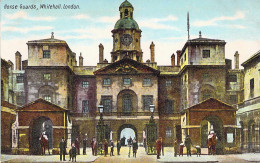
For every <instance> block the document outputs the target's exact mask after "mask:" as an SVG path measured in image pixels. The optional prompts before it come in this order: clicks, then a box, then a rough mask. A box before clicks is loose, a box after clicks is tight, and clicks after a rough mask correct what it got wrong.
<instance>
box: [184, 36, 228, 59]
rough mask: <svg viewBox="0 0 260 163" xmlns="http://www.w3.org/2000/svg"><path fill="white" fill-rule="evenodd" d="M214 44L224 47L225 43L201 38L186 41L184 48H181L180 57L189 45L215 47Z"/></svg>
mask: <svg viewBox="0 0 260 163" xmlns="http://www.w3.org/2000/svg"><path fill="white" fill-rule="evenodd" d="M215 44H220V45H225V44H226V42H225V40H218V39H210V38H202V37H199V38H195V39H191V40H188V41H187V42H186V43H185V45H184V47H183V48H182V51H181V56H182V54H183V53H184V51H185V49H186V47H187V46H189V45H215Z"/></svg>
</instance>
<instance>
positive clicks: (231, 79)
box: [228, 75, 237, 82]
mask: <svg viewBox="0 0 260 163" xmlns="http://www.w3.org/2000/svg"><path fill="white" fill-rule="evenodd" d="M228 81H229V82H237V75H229V76H228Z"/></svg>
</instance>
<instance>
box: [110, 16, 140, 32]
mask: <svg viewBox="0 0 260 163" xmlns="http://www.w3.org/2000/svg"><path fill="white" fill-rule="evenodd" d="M114 29H138V30H139V26H138V24H137V22H136V21H135V20H134V19H131V18H128V17H125V18H122V19H119V20H118V21H117V22H116V24H115V27H114Z"/></svg>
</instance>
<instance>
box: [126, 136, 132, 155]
mask: <svg viewBox="0 0 260 163" xmlns="http://www.w3.org/2000/svg"><path fill="white" fill-rule="evenodd" d="M127 143H128V147H129V153H128V157H130V154H131V147H132V144H133V139H132V138H131V136H130V138H129V139H127Z"/></svg>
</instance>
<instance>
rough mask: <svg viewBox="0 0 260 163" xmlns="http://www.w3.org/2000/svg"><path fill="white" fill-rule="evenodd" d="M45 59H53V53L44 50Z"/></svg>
mask: <svg viewBox="0 0 260 163" xmlns="http://www.w3.org/2000/svg"><path fill="white" fill-rule="evenodd" d="M43 58H51V53H50V51H49V50H43Z"/></svg>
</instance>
